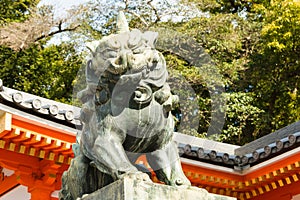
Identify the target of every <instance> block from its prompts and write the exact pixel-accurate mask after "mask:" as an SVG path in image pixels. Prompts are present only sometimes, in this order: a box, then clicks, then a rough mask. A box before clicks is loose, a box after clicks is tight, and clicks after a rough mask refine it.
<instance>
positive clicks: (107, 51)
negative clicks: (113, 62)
mask: <svg viewBox="0 0 300 200" xmlns="http://www.w3.org/2000/svg"><path fill="white" fill-rule="evenodd" d="M101 54H102V56H103V57H104V58H115V57H117V55H118V54H117V52H116V51H115V50H112V49H104V50H103V51H102V52H101Z"/></svg>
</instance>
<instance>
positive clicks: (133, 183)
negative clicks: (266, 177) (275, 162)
mask: <svg viewBox="0 0 300 200" xmlns="http://www.w3.org/2000/svg"><path fill="white" fill-rule="evenodd" d="M235 199H236V198H232V197H227V196H221V195H215V194H211V193H208V192H207V191H206V190H205V189H201V188H197V187H189V188H178V187H174V186H168V185H161V184H156V183H151V182H145V181H138V180H135V179H131V178H127V177H126V178H123V179H120V180H118V181H116V182H114V183H112V184H110V185H108V186H106V187H104V188H102V189H100V190H98V191H96V192H94V193H92V194H89V195H87V196H85V197H83V198H82V199H80V200H235Z"/></svg>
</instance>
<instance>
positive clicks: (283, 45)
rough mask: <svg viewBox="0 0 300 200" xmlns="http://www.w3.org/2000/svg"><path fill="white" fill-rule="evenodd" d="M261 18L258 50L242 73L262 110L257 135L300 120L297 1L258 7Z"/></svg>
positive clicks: (299, 13) (281, 0)
mask: <svg viewBox="0 0 300 200" xmlns="http://www.w3.org/2000/svg"><path fill="white" fill-rule="evenodd" d="M260 13H261V14H262V16H263V18H264V22H263V27H262V31H261V38H260V42H259V44H258V45H257V46H256V48H257V51H256V52H255V54H253V55H252V58H251V63H250V65H249V69H248V70H247V73H245V77H247V80H248V81H247V84H248V85H249V86H250V85H251V86H252V87H253V88H252V89H251V90H252V91H255V94H256V96H255V105H257V106H259V107H260V108H261V109H263V110H265V113H264V115H263V118H262V122H261V125H260V127H261V128H260V129H261V131H260V135H265V134H267V133H270V132H272V131H274V130H277V129H279V128H282V127H284V126H286V125H288V124H290V123H293V122H295V121H297V120H300V94H299V89H300V88H299V87H300V63H299V53H300V36H299V31H300V24H299V20H300V4H299V2H297V1H292V0H277V1H272V2H271V3H270V5H269V6H268V7H263V6H261V7H260Z"/></svg>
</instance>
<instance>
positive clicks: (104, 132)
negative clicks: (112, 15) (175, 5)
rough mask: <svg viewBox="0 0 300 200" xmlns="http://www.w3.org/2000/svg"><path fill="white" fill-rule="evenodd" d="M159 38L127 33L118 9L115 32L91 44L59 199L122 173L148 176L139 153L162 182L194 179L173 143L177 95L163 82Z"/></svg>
mask: <svg viewBox="0 0 300 200" xmlns="http://www.w3.org/2000/svg"><path fill="white" fill-rule="evenodd" d="M157 36H158V33H156V32H151V31H146V32H144V33H142V32H141V31H139V30H137V29H133V30H131V31H130V30H129V28H128V23H127V21H126V19H125V15H124V14H123V13H122V12H120V13H119V16H118V19H117V34H112V35H109V36H106V37H104V38H102V39H101V40H100V41H98V42H96V43H95V42H94V43H93V44H92V45H90V47H89V48H90V50H91V51H92V58H91V59H90V60H89V61H88V62H87V66H86V72H85V73H86V82H87V87H86V89H84V90H83V91H81V92H80V93H78V98H79V99H81V101H82V102H83V106H82V109H81V120H82V123H83V128H82V131H81V134H80V137H79V139H78V140H79V141H78V142H77V144H75V146H73V147H75V148H73V149H74V152H75V158H74V159H73V160H72V162H71V165H70V167H69V169H68V171H66V172H64V174H63V178H62V189H61V191H60V193H59V198H60V199H61V200H75V199H77V198H80V197H82V196H83V195H84V194H89V193H92V192H94V191H96V190H98V189H100V188H102V187H104V186H106V185H108V184H110V183H112V182H114V181H116V180H119V179H121V178H122V177H124V176H129V177H131V178H134V179H137V180H141V181H151V179H150V177H149V174H147V173H145V171H147V170H145V169H144V168H143V167H140V166H138V165H135V164H134V163H135V161H136V159H137V158H138V157H139V156H140V155H142V154H144V155H146V158H147V161H148V163H149V165H150V166H151V168H152V169H153V170H154V172H155V173H156V176H157V178H158V179H159V180H160V181H162V182H164V183H165V184H167V185H171V186H180V187H188V186H190V185H191V183H190V181H189V180H188V179H187V178H186V176H185V175H184V173H183V171H182V168H181V163H180V159H179V155H178V149H177V145H176V144H175V142H173V141H172V137H173V131H174V119H173V116H172V115H171V110H172V108H173V107H174V105H175V104H176V103H177V101H178V97H177V96H176V95H172V94H171V91H170V87H169V85H168V83H167V82H166V80H167V76H168V73H167V70H166V62H165V59H164V57H163V55H162V54H161V53H160V52H158V51H157V50H156V49H155V48H154V44H155V41H156V39H157Z"/></svg>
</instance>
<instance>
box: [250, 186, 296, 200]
mask: <svg viewBox="0 0 300 200" xmlns="http://www.w3.org/2000/svg"><path fill="white" fill-rule="evenodd" d="M297 194H300V182H299V181H297V182H293V183H291V184H289V185H285V186H283V187H279V188H276V189H274V190H271V191H270V192H266V193H264V194H261V195H259V196H257V197H252V198H251V199H250V200H269V199H273V200H277V199H280V200H291V199H292V197H293V196H294V195H297Z"/></svg>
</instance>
